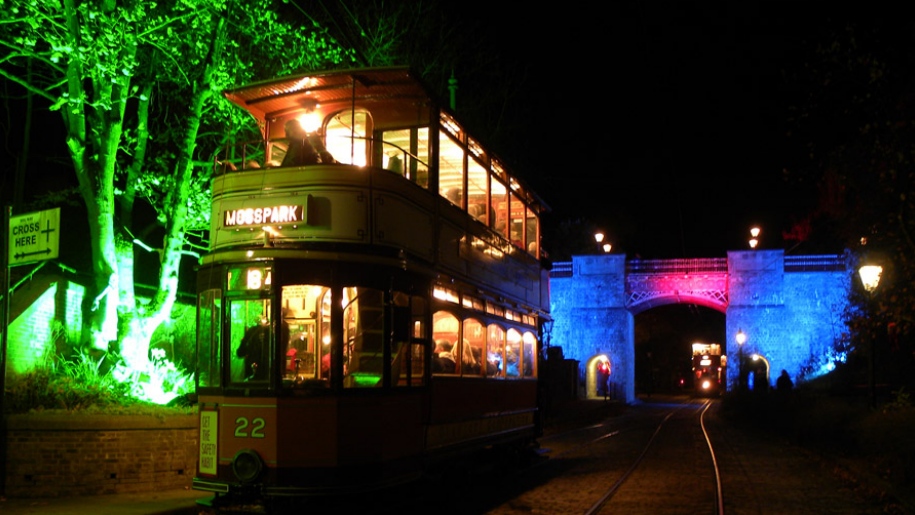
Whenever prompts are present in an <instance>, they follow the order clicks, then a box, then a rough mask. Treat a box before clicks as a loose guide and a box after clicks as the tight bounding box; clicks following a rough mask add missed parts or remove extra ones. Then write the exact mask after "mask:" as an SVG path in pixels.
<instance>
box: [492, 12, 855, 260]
mask: <svg viewBox="0 0 915 515" xmlns="http://www.w3.org/2000/svg"><path fill="white" fill-rule="evenodd" d="M550 5H551V7H550V8H549V9H531V10H526V11H524V12H521V13H518V12H513V13H506V14H503V15H495V18H494V19H493V29H494V31H504V32H505V33H507V34H511V36H510V37H504V38H502V39H501V40H499V42H498V45H497V47H496V48H497V51H499V52H502V53H503V59H504V60H522V61H524V62H526V63H528V64H529V69H530V70H531V72H532V73H531V74H530V75H529V76H528V77H527V81H526V82H525V88H526V89H525V94H526V95H527V96H524V97H523V98H524V100H523V101H524V102H525V103H526V106H529V108H530V109H529V110H528V113H529V114H530V115H531V116H532V118H530V119H526V121H525V125H526V129H527V131H525V130H519V131H518V141H513V142H512V143H511V144H510V145H507V147H510V148H509V153H510V154H512V155H510V156H507V157H508V158H509V159H510V160H511V159H514V160H515V161H516V162H519V163H523V166H522V167H519V170H518V173H519V175H521V176H522V177H525V178H526V179H527V180H528V182H529V183H531V184H532V185H533V186H534V187H535V189H536V190H537V191H538V193H540V195H541V196H542V197H544V199H545V200H546V201H547V203H548V204H550V205H551V207H552V208H553V213H552V215H551V218H552V219H553V220H554V221H555V220H561V219H565V218H576V217H585V218H586V219H588V220H591V221H593V222H594V224H595V225H597V226H599V227H602V228H603V229H604V230H605V231H606V232H607V233H608V234H609V235H610V239H611V240H612V241H613V243H614V245H615V248H616V249H619V250H620V251H623V252H626V253H627V254H629V255H630V256H634V255H635V254H639V255H640V256H641V257H644V258H677V257H723V256H724V255H725V253H726V251H727V250H742V249H746V248H747V243H746V242H747V240H748V238H749V228H750V226H751V225H753V224H758V225H760V226H761V227H762V230H763V237H762V245H763V247H768V248H788V247H791V246H792V245H793V242H788V243H786V242H783V241H782V238H781V233H782V231H783V230H786V229H788V228H789V227H790V226H791V224H792V222H793V220H795V219H797V218H800V217H803V216H804V215H806V214H807V213H808V212H809V211H811V210H812V208H813V207H814V205H815V201H816V197H815V194H814V192H813V191H811V190H810V189H806V190H805V189H801V188H798V187H797V186H792V185H790V184H788V183H787V182H786V181H785V180H784V179H783V175H784V174H783V170H784V169H786V168H788V169H792V168H793V167H797V166H801V165H802V164H803V163H802V159H799V157H801V156H802V155H801V154H799V151H800V150H802V149H800V148H798V146H797V144H798V143H797V141H789V138H787V137H786V134H787V131H788V129H789V125H788V122H787V109H788V107H789V105H791V104H792V103H793V102H796V101H797V99H796V98H795V97H794V96H793V94H794V92H793V91H792V90H791V88H792V85H790V84H788V83H786V81H785V80H784V79H783V78H782V73H783V71H784V70H785V69H786V68H792V67H796V66H799V65H800V64H802V62H803V60H804V59H809V58H810V50H809V48H810V46H809V45H806V44H803V43H802V42H803V41H805V40H807V41H810V40H816V39H817V38H823V37H826V36H824V34H828V30H831V28H832V27H836V26H840V25H841V24H842V23H845V21H846V20H847V19H849V16H848V15H847V14H846V13H844V12H839V11H837V10H836V9H835V8H834V7H830V4H824V3H814V2H810V3H807V2H762V3H760V2H736V3H733V2H732V3H723V2H721V3H714V4H712V3H710V2H664V3H662V2H602V3H593V4H591V3H589V4H584V3H580V4H579V3H576V2H572V3H570V4H569V5H564V6H559V5H556V4H550ZM854 14H855V17H856V19H857V18H860V17H861V13H854ZM798 252H800V253H803V249H802V248H800V249H795V253H798Z"/></svg>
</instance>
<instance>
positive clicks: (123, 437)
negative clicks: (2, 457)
mask: <svg viewBox="0 0 915 515" xmlns="http://www.w3.org/2000/svg"><path fill="white" fill-rule="evenodd" d="M6 430H7V434H6V439H5V441H6V495H7V496H9V497H27V498H35V497H63V496H79V495H99V494H114V493H135V492H150V491H158V490H168V489H178V488H189V487H190V486H191V482H192V480H193V477H194V474H195V472H196V466H197V465H196V464H197V450H198V449H197V447H198V445H197V415H174V416H166V417H156V416H134V415H78V414H68V413H60V414H26V415H11V416H9V417H7V419H6Z"/></svg>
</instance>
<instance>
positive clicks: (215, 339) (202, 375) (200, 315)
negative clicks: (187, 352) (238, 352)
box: [197, 289, 222, 388]
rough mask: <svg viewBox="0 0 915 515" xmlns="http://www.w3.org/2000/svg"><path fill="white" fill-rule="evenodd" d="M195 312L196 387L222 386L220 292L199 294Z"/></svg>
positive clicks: (213, 291)
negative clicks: (197, 306)
mask: <svg viewBox="0 0 915 515" xmlns="http://www.w3.org/2000/svg"><path fill="white" fill-rule="evenodd" d="M198 302H199V308H198V310H197V386H199V387H201V388H206V387H214V386H220V385H221V384H222V359H221V356H222V353H221V352H220V350H221V347H220V344H221V339H220V336H221V334H222V332H221V331H220V329H221V327H222V324H221V321H222V292H221V291H220V290H217V289H213V290H206V291H204V292H201V293H200V298H199V301H198Z"/></svg>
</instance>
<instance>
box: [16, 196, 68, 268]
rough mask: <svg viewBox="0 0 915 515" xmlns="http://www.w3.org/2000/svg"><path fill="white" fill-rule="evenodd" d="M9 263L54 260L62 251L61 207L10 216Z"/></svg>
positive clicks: (19, 263) (18, 263)
mask: <svg viewBox="0 0 915 515" xmlns="http://www.w3.org/2000/svg"><path fill="white" fill-rule="evenodd" d="M8 238H9V249H10V253H9V266H16V265H25V264H28V263H34V262H36V261H44V260H48V259H55V258H57V256H58V255H59V253H60V208H59V207H56V208H54V209H48V210H45V211H36V212H34V213H27V214H24V215H19V216H12V217H10V226H9V236H8Z"/></svg>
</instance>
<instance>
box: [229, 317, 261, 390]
mask: <svg viewBox="0 0 915 515" xmlns="http://www.w3.org/2000/svg"><path fill="white" fill-rule="evenodd" d="M270 313H271V311H270V300H269V299H245V300H233V301H231V302H230V303H229V338H230V340H229V341H230V348H231V349H233V352H232V355H231V362H230V366H229V374H230V380H231V381H232V382H233V383H240V382H265V381H268V380H269V378H270V364H271V361H272V360H271V359H270V356H271V352H270V342H271V340H272V330H271V320H270Z"/></svg>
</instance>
